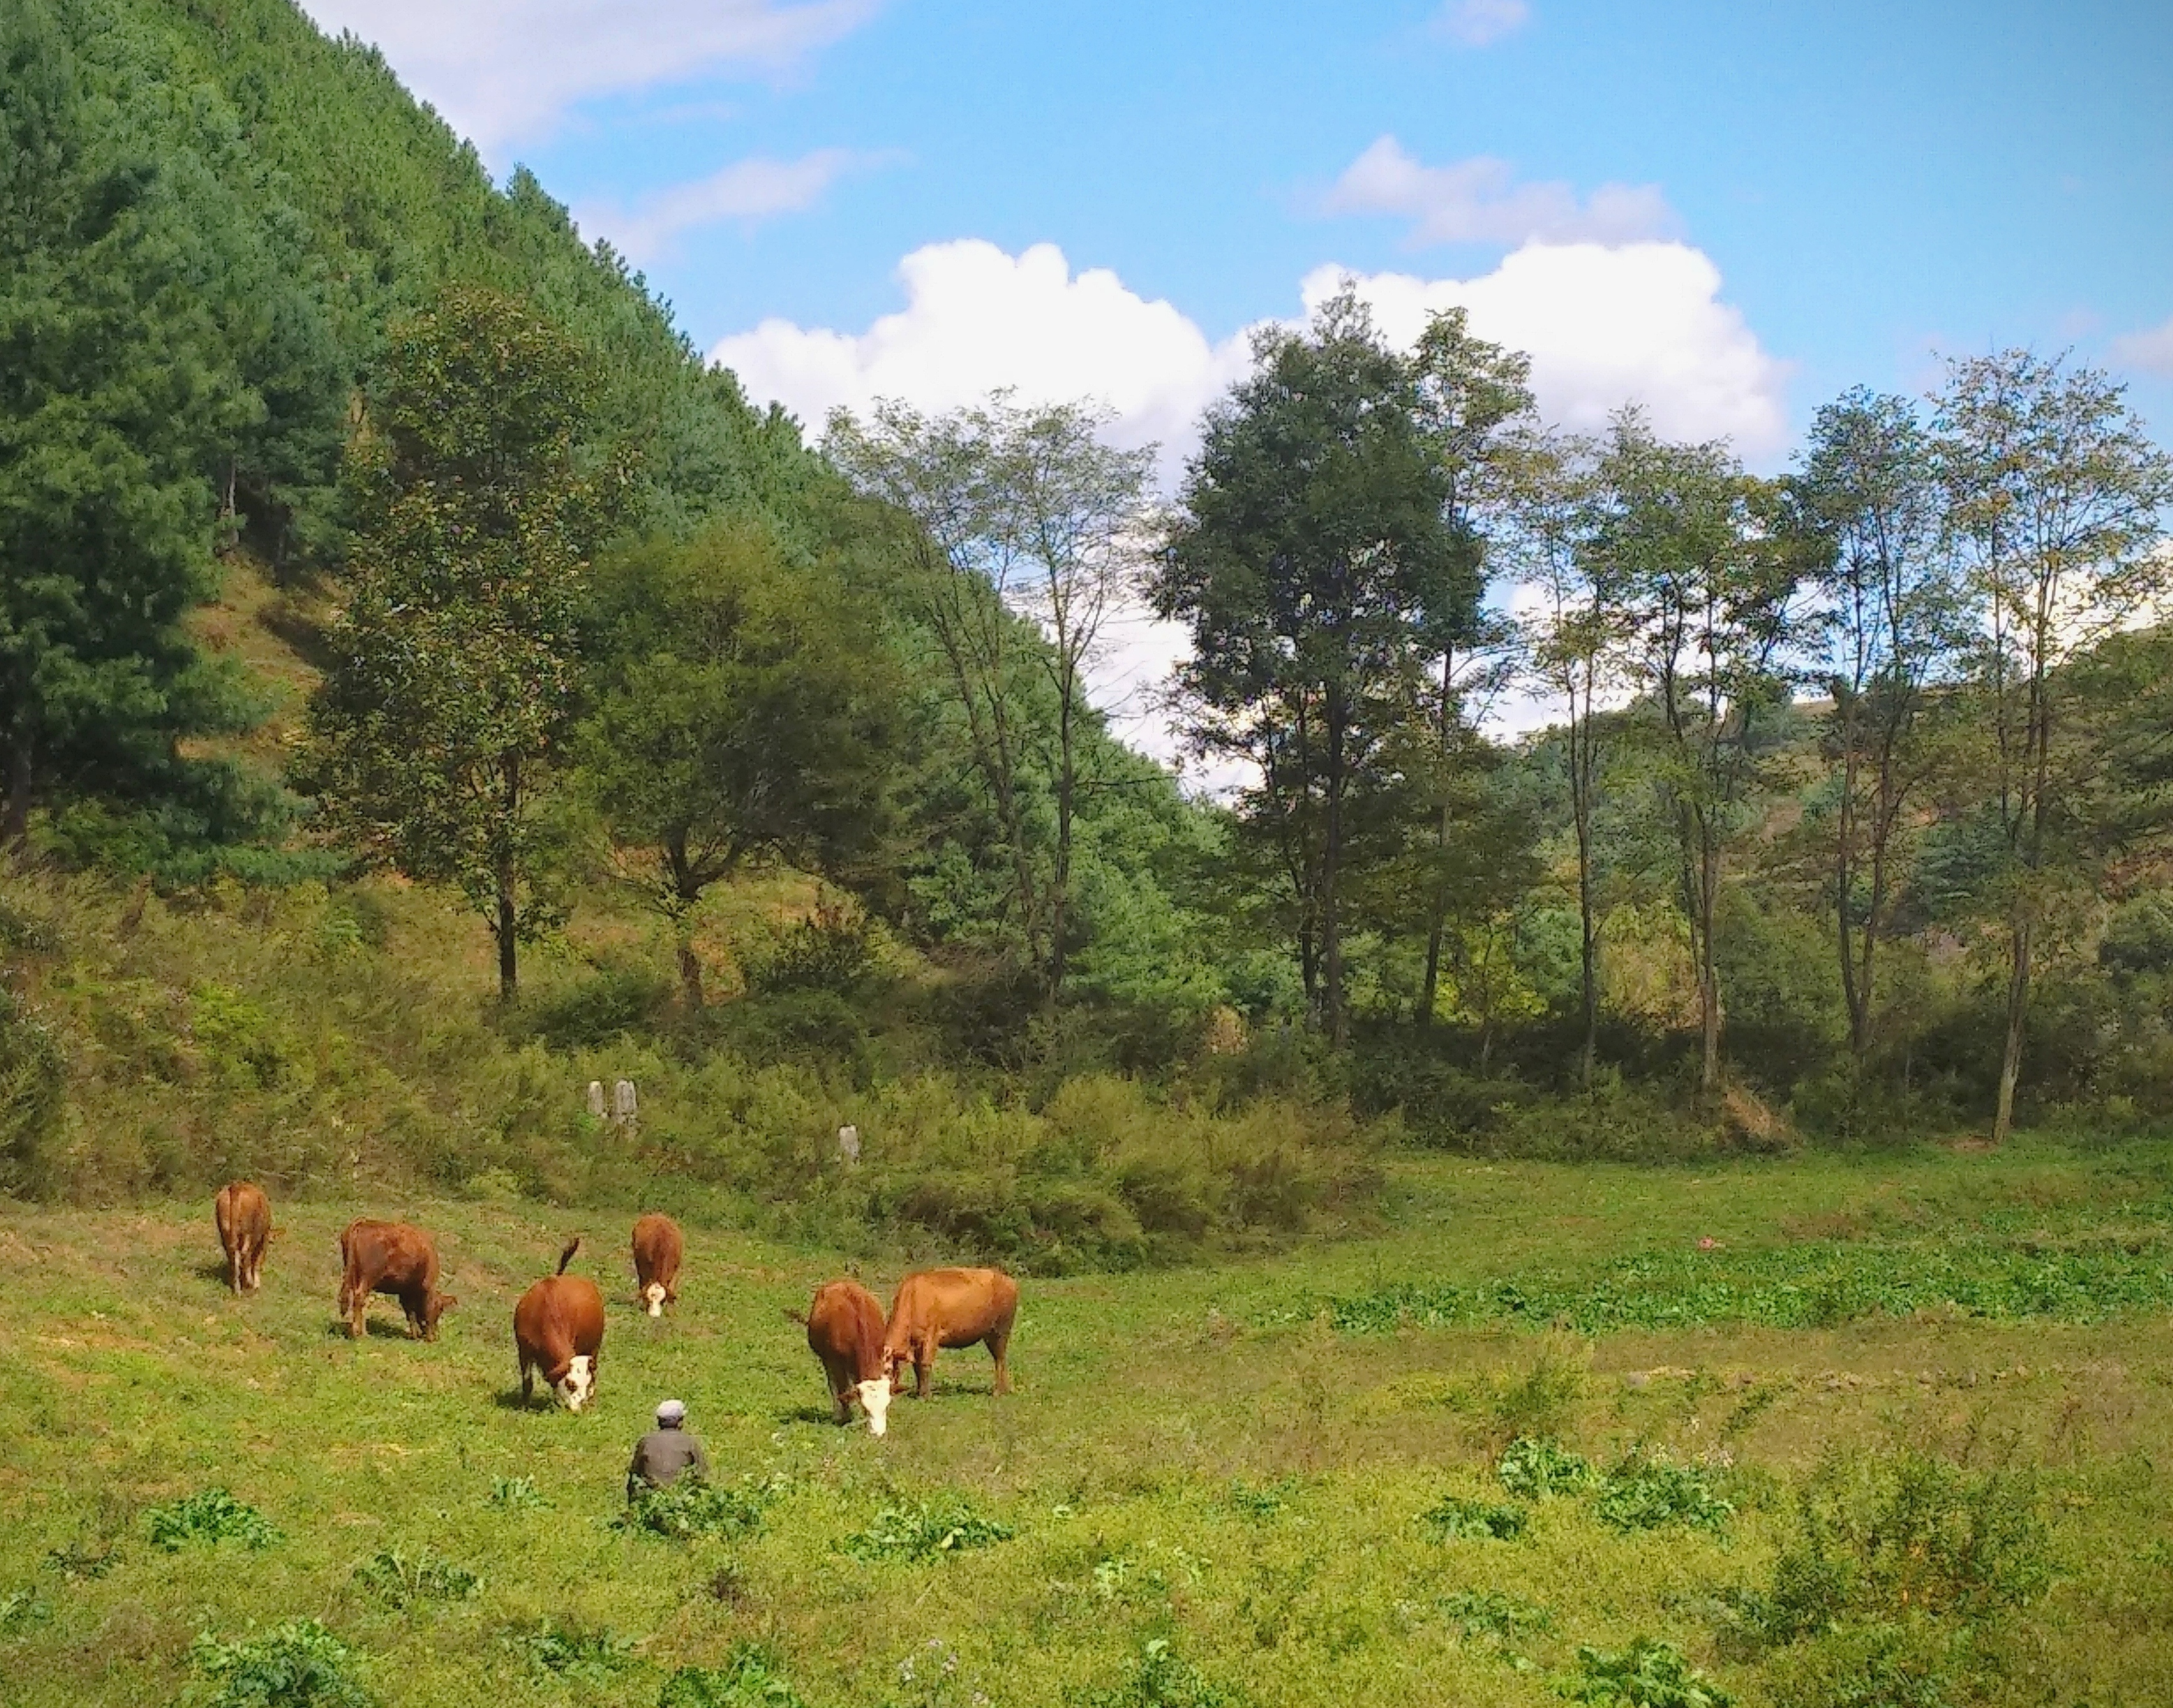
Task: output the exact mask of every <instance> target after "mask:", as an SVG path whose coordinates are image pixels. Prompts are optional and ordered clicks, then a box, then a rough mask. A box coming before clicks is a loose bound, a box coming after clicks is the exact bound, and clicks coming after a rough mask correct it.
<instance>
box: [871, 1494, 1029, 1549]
mask: <svg viewBox="0 0 2173 1708" xmlns="http://www.w3.org/2000/svg"><path fill="white" fill-rule="evenodd" d="M1014 1535H1016V1531H1015V1530H1013V1529H1012V1528H1011V1526H1010V1525H1008V1524H1006V1523H1003V1522H1000V1521H998V1520H996V1519H994V1518H983V1517H979V1516H978V1515H977V1514H975V1513H974V1512H973V1511H971V1510H969V1509H968V1507H967V1506H966V1505H965V1503H964V1502H962V1501H956V1500H952V1501H937V1502H934V1503H930V1502H927V1501H923V1502H922V1503H921V1504H920V1505H919V1506H886V1507H884V1508H883V1509H882V1511H880V1512H878V1513H876V1516H875V1522H872V1523H871V1524H870V1525H869V1526H868V1528H866V1529H865V1530H856V1531H855V1532H854V1533H852V1534H851V1535H849V1536H848V1537H846V1538H844V1539H843V1540H842V1541H840V1542H838V1543H837V1544H835V1546H836V1548H837V1550H838V1552H839V1553H840V1554H849V1555H851V1557H852V1558H854V1559H855V1560H861V1561H865V1562H871V1561H874V1560H933V1559H934V1558H936V1555H937V1554H958V1553H963V1552H964V1551H965V1550H967V1549H971V1548H987V1547H989V1546H991V1545H992V1544H995V1543H998V1542H1008V1541H1010V1540H1011V1538H1012V1537H1013V1536H1014Z"/></svg>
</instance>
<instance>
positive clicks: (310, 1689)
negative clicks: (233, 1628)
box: [189, 1619, 375, 1708]
mask: <svg viewBox="0 0 2173 1708" xmlns="http://www.w3.org/2000/svg"><path fill="white" fill-rule="evenodd" d="M189 1664H190V1665H191V1667H193V1668H196V1670H197V1672H199V1673H202V1674H204V1675H205V1676H206V1677H207V1678H211V1679H213V1681H215V1682H216V1683H217V1684H218V1694H217V1695H213V1697H212V1698H211V1699H210V1700H209V1702H208V1704H207V1705H206V1708H372V1704H373V1703H374V1701H375V1699H374V1698H373V1697H372V1696H371V1695H370V1694H369V1691H367V1690H366V1689H364V1688H363V1686H362V1683H361V1680H360V1679H359V1678H357V1677H356V1676H355V1669H356V1657H355V1654H354V1651H353V1650H352V1649H350V1648H348V1646H347V1645H346V1644H345V1643H342V1641H340V1640H339V1639H338V1638H337V1637H336V1636H334V1635H332V1633H331V1632H330V1631H328V1630H326V1629H325V1628H324V1626H323V1625H321V1624H319V1623H318V1622H317V1621H316V1620H315V1619H288V1621H286V1622H285V1623H284V1624H278V1625H274V1626H273V1627H272V1629H271V1630H268V1631H266V1632H264V1633H262V1635H252V1636H247V1637H243V1638H241V1639H240V1640H239V1641H235V1642H221V1641H218V1639H217V1638H215V1637H213V1636H211V1635H208V1634H206V1635H201V1636H199V1637H197V1640H196V1641H195V1642H194V1643H193V1644H191V1646H190V1648H189Z"/></svg>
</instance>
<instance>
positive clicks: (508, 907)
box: [492, 860, 520, 1007]
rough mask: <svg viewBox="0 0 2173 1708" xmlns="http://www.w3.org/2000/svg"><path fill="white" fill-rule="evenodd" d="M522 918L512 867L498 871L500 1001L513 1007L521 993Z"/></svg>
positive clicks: (508, 866) (497, 925)
mask: <svg viewBox="0 0 2173 1708" xmlns="http://www.w3.org/2000/svg"><path fill="white" fill-rule="evenodd" d="M519 924H520V915H519V914H518V913H516V912H515V909H514V904H513V863H512V862H511V861H510V860H508V861H505V862H504V863H503V864H501V865H499V869H498V923H497V924H496V925H494V926H493V927H492V929H493V931H494V932H495V933H496V934H497V936H498V999H499V1001H500V1002H501V1003H503V1004H504V1005H507V1006H508V1007H510V1006H511V1005H512V1004H513V1000H514V999H515V997H516V996H517V995H519V994H520V936H519V934H518V927H519Z"/></svg>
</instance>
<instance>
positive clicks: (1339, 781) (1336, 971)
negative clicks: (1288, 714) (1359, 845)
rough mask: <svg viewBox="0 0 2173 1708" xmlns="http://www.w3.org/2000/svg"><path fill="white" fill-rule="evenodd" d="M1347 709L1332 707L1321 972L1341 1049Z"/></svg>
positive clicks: (1345, 1033) (1344, 1039) (1332, 1041)
mask: <svg viewBox="0 0 2173 1708" xmlns="http://www.w3.org/2000/svg"><path fill="white" fill-rule="evenodd" d="M1343 737H1344V728H1343V707H1342V704H1341V703H1340V699H1339V698H1337V697H1335V695H1332V694H1331V695H1330V696H1329V703H1328V834H1327V836H1326V838H1324V843H1325V845H1324V849H1323V850H1322V854H1321V861H1320V972H1321V986H1322V994H1323V996H1324V999H1325V1007H1326V1013H1325V1015H1324V1018H1325V1019H1326V1021H1327V1022H1328V1041H1329V1045H1330V1046H1331V1047H1332V1048H1335V1049H1339V1050H1340V1049H1341V1048H1343V1046H1344V1045H1345V1043H1348V1042H1349V1041H1350V1035H1351V1027H1350V1021H1349V1019H1348V1017H1347V1016H1345V1013H1344V1011H1343V922H1342V919H1341V917H1340V908H1339V905H1338V897H1337V895H1336V886H1337V882H1338V880H1339V879H1340V877H1341V876H1342V870H1343V757H1344V749H1343Z"/></svg>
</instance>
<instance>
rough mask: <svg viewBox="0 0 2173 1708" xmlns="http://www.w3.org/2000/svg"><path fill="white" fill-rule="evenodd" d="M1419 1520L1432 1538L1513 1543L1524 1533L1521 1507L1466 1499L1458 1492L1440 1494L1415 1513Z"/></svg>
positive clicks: (1439, 1540)
mask: <svg viewBox="0 0 2173 1708" xmlns="http://www.w3.org/2000/svg"><path fill="white" fill-rule="evenodd" d="M1419 1522H1421V1523H1422V1524H1424V1525H1425V1526H1426V1528H1428V1529H1429V1530H1431V1531H1432V1532H1433V1536H1434V1540H1435V1541H1437V1542H1448V1541H1451V1540H1453V1539H1455V1538H1459V1537H1482V1538H1491V1539H1492V1540H1494V1541H1496V1542H1513V1541H1514V1540H1516V1538H1518V1537H1519V1536H1522V1535H1523V1533H1524V1511H1523V1508H1522V1507H1521V1506H1496V1505H1494V1504H1492V1503H1491V1502H1489V1501H1468V1500H1466V1499H1465V1498H1464V1496H1463V1495H1442V1498H1441V1499H1440V1501H1437V1503H1435V1504H1434V1505H1433V1506H1430V1507H1428V1508H1427V1509H1426V1511H1423V1512H1421V1513H1420V1514H1419Z"/></svg>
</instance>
